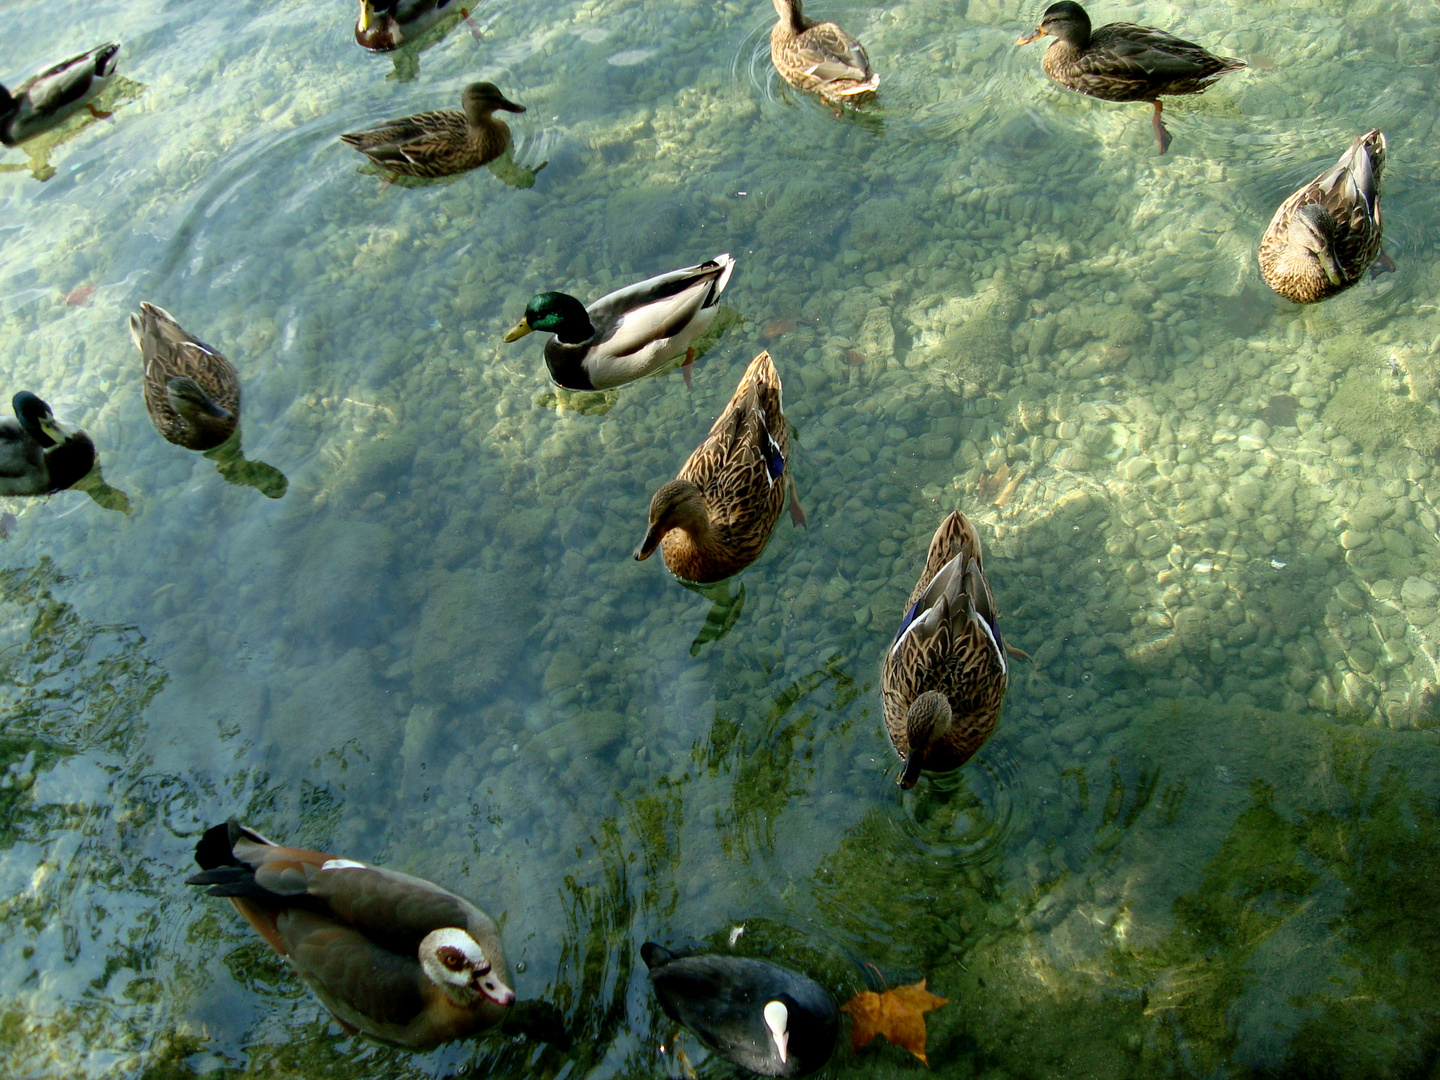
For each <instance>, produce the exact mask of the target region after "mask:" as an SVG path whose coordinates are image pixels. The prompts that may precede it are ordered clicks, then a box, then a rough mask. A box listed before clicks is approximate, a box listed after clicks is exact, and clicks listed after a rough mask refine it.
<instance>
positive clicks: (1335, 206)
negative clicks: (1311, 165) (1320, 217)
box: [1301, 129, 1385, 229]
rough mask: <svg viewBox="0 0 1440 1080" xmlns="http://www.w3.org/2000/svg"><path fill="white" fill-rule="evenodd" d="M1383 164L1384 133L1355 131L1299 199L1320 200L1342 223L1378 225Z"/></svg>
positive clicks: (1351, 225) (1357, 225)
mask: <svg viewBox="0 0 1440 1080" xmlns="http://www.w3.org/2000/svg"><path fill="white" fill-rule="evenodd" d="M1384 167H1385V136H1384V135H1382V134H1381V133H1380V132H1379V130H1378V129H1377V130H1375V131H1367V132H1366V133H1365V134H1364V135H1357V136H1356V137H1355V141H1354V142H1352V143H1351V144H1350V149H1349V150H1346V151H1345V153H1343V154H1341V155H1340V160H1339V161H1337V162H1336V163H1335V165H1334V166H1333V167H1332V168H1331V169H1329V170H1328V171H1327V172H1324V173H1322V174H1321V175H1320V176H1318V177H1316V179H1315V182H1314V183H1313V184H1312V185H1311V186H1310V189H1308V191H1307V194H1308V196H1309V197H1308V198H1303V199H1302V200H1301V201H1302V202H1318V203H1322V204H1323V205H1324V206H1325V208H1326V209H1327V210H1329V211H1330V212H1331V213H1332V214H1333V215H1334V216H1335V218H1336V220H1337V221H1338V222H1340V223H1341V224H1342V225H1348V226H1349V227H1350V228H1352V229H1353V228H1357V227H1361V226H1363V225H1366V224H1368V223H1369V222H1371V221H1373V222H1374V223H1375V225H1376V227H1377V228H1378V227H1379V225H1380V172H1381V170H1382V169H1384Z"/></svg>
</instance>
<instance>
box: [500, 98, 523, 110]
mask: <svg viewBox="0 0 1440 1080" xmlns="http://www.w3.org/2000/svg"><path fill="white" fill-rule="evenodd" d="M495 107H496V108H497V109H504V110H505V111H506V112H516V113H519V112H524V111H525V106H524V105H516V104H515V102H513V101H511V100H510V99H509V98H504V97H502V98H501V99H500V100H499V101H498V102H496V103H495Z"/></svg>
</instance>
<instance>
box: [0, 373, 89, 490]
mask: <svg viewBox="0 0 1440 1080" xmlns="http://www.w3.org/2000/svg"><path fill="white" fill-rule="evenodd" d="M11 405H12V407H13V408H14V409H15V417H14V419H11V418H10V417H8V416H7V417H5V418H4V419H3V420H0V495H47V494H49V493H50V492H52V491H60V490H62V489H64V488H68V487H70V486H71V485H73V484H75V483H76V482H78V481H80V480H83V479H84V478H85V477H86V476H87V475H88V474H89V472H90V470H91V469H93V468H94V467H95V444H94V443H93V442H91V441H90V437H89V436H88V435H86V434H85V433H84V432H83V431H74V432H71V431H67V430H65V428H63V427H61V426H60V423H59V421H57V420H56V419H55V417H54V414H52V413H51V411H50V406H49V405H47V404H45V402H43V401H41V400H40V399H39V398H38V397H36V396H35V395H34V394H32V393H30V391H28V390H21V391H20V392H19V393H18V394H16V395H15V397H14V398H13V400H12V401H11Z"/></svg>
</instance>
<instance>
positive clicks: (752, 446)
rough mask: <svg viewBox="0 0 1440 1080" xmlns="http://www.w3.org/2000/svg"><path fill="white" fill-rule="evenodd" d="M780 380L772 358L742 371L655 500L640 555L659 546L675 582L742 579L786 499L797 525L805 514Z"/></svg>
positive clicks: (645, 556)
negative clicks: (696, 443)
mask: <svg viewBox="0 0 1440 1080" xmlns="http://www.w3.org/2000/svg"><path fill="white" fill-rule="evenodd" d="M781 397H782V392H781V387H780V375H779V373H778V372H777V371H776V370H775V364H774V362H773V361H772V360H771V359H770V354H769V353H768V352H762V353H761V354H760V355H759V356H757V357H755V359H754V360H752V361H750V366H749V367H747V368H746V369H745V374H744V376H742V377H741V379H740V385H739V386H738V387H736V389H735V394H734V396H733V397H731V398H730V403H729V404H728V405H726V406H725V409H724V411H723V412H721V413H720V416H719V418H718V419H717V420H716V421H715V423H714V425H713V426H712V427H711V428H710V434H709V435H707V436H706V437H705V441H704V442H702V443H701V444H700V445H699V446H698V447H696V448H695V452H694V453H693V454H691V455H690V457H689V458H688V459H687V460H686V462H685V464H684V465H683V466H681V468H680V474H679V476H678V477H677V478H676V479H674V480H671V481H670V482H669V483H668V484H665V485H664V486H662V487H661V488H660V490H659V491H657V492H655V495H654V497H653V498H651V500H650V527H649V529H648V530H647V531H646V533H645V539H644V540H642V541H640V546H639V547H637V548H636V549H635V558H636V559H648V558H649V557H650V556H651V555H652V554H654V552H655V549H656V547H659V548H660V549H661V553H662V554H663V555H664V558H665V565H666V566H668V567H669V568H670V572H671V573H672V574H674V575H675V576H676V577H678V578H681V579H683V580H685V581H693V582H696V583H698V584H701V585H704V584H708V583H710V582H714V581H721V580H723V579H724V578H727V577H730V576H731V575H732V574H738V573H739V572H740V571H741V570H744V569H745V567H747V566H749V565H750V564H751V563H752V562H754V561H755V560H756V559H758V558H759V557H760V553H761V552H762V551H764V550H765V544H766V543H767V542H768V541H769V539H770V533H771V532H772V531H773V530H774V528H775V522H777V521H779V520H780V511H781V510H783V509H784V508H785V502H786V496H787V494H788V496H789V501H790V514H791V517H792V518H793V519H794V521H795V523H796V524H797V525H804V524H805V512H804V511H803V510H801V509H800V501H799V499H797V498H796V496H795V478H794V477H793V476H792V475H791V474H790V471H789V465H790V430H789V428H788V427H787V426H786V423H785V410H784V406H783V402H782V401H781Z"/></svg>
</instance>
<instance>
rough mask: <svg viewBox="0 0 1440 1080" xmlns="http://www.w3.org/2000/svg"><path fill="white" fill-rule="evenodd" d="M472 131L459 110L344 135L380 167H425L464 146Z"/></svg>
mask: <svg viewBox="0 0 1440 1080" xmlns="http://www.w3.org/2000/svg"><path fill="white" fill-rule="evenodd" d="M468 133H469V128H468V126H467V125H466V123H465V114H464V113H462V112H460V111H459V110H458V109H439V110H436V111H435V112H427V113H417V114H416V115H414V116H406V117H402V118H401V119H399V120H392V121H389V122H388V123H384V124H377V125H376V126H375V127H372V128H367V129H366V130H364V131H358V132H352V133H350V134H346V135H341V136H340V138H341V140H342V141H343V142H346V143H349V144H350V145H351V146H353V147H355V148H356V149H357V150H360V151H361V152H362V153H364V154H365V155H366V156H367V157H369V158H370V160H371V161H374V162H375V163H376V164H378V165H391V164H394V165H401V166H404V165H422V164H423V163H425V162H426V161H428V160H430V159H431V158H434V157H435V156H436V155H438V154H441V153H444V152H449V151H451V150H453V149H454V147H455V146H456V145H458V144H462V143H464V141H465V139H466V137H467V135H468Z"/></svg>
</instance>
